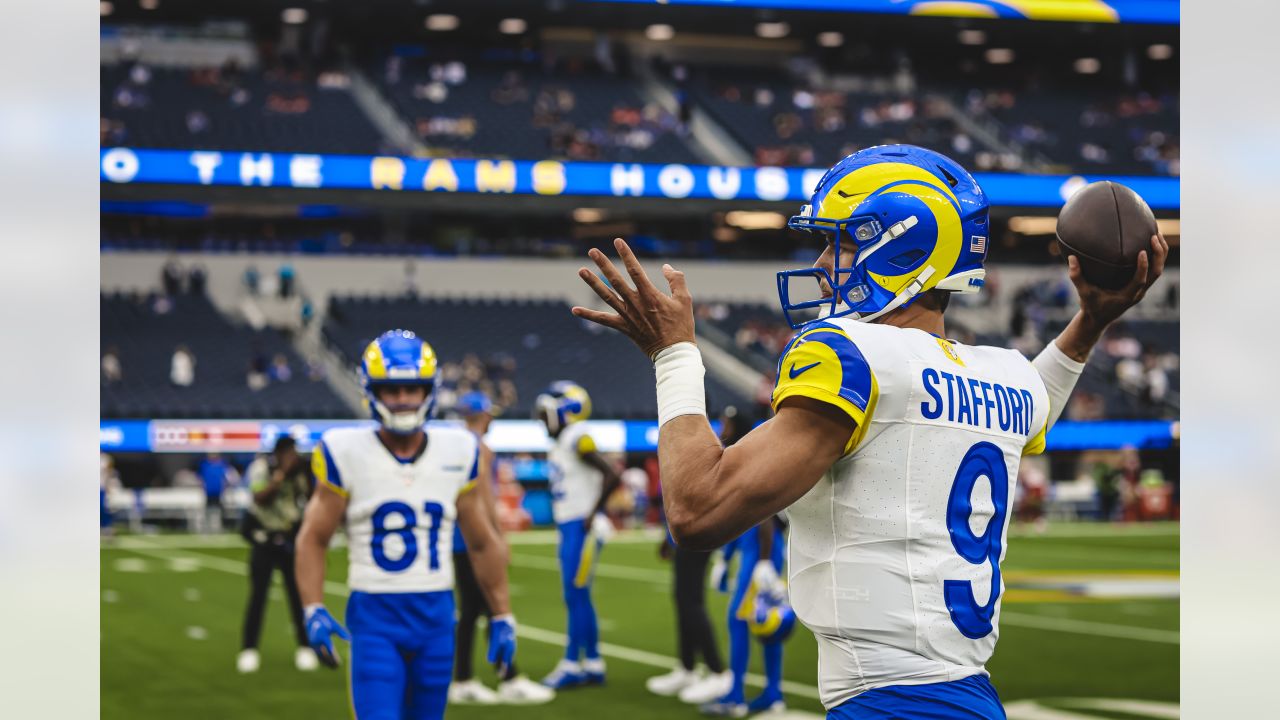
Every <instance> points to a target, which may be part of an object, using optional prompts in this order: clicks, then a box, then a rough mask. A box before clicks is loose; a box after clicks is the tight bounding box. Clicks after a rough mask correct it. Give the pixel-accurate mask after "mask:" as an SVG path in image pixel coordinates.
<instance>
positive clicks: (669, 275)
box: [662, 265, 692, 300]
mask: <svg viewBox="0 0 1280 720" xmlns="http://www.w3.org/2000/svg"><path fill="white" fill-rule="evenodd" d="M662 276H663V277H665V278H666V279H667V285H669V286H670V287H671V296H672V297H677V298H680V299H682V300H684V299H692V296H691V295H689V284H688V283H687V282H685V279H684V273H683V272H680V271H679V270H677V269H675V268H673V267H671V266H670V265H663V266H662Z"/></svg>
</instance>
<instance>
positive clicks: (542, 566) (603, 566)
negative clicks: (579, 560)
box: [511, 548, 671, 585]
mask: <svg viewBox="0 0 1280 720" xmlns="http://www.w3.org/2000/svg"><path fill="white" fill-rule="evenodd" d="M605 552H608V548H606V549H605ZM511 564H512V565H514V566H516V567H521V568H529V569H532V570H552V571H555V572H557V573H558V572H560V561H559V560H557V559H555V558H549V557H540V556H538V555H525V554H523V553H511ZM596 576H597V577H612V578H619V579H621V580H641V581H644V582H652V583H661V584H664V585H669V584H670V583H671V573H669V572H663V571H661V570H650V569H648V568H638V567H630V566H628V565H611V564H609V563H599V564H597V565H596Z"/></svg>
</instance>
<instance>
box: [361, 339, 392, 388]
mask: <svg viewBox="0 0 1280 720" xmlns="http://www.w3.org/2000/svg"><path fill="white" fill-rule="evenodd" d="M364 367H365V372H366V373H367V374H368V376H369V379H370V380H385V379H386V378H387V360H386V358H385V357H383V355H382V348H381V347H379V346H378V342H377V341H376V340H375V341H374V342H371V343H369V347H367V348H365V350H364Z"/></svg>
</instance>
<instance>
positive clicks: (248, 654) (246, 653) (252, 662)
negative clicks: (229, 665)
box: [236, 648, 262, 673]
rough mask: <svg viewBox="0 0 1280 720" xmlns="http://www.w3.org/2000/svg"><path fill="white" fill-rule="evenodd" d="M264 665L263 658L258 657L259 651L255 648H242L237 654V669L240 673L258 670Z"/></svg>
mask: <svg viewBox="0 0 1280 720" xmlns="http://www.w3.org/2000/svg"><path fill="white" fill-rule="evenodd" d="M259 667H262V658H260V657H258V651H257V650H254V649H253V648H249V649H247V650H241V651H240V654H239V655H237V656H236V671H237V672H240V673H252V672H258V668H259Z"/></svg>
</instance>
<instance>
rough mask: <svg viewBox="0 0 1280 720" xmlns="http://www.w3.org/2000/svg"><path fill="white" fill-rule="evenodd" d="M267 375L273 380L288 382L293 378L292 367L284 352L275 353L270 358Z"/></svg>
mask: <svg viewBox="0 0 1280 720" xmlns="http://www.w3.org/2000/svg"><path fill="white" fill-rule="evenodd" d="M267 377H269V378H270V379H271V380H273V381H275V382H289V381H290V380H292V379H293V369H292V368H290V367H289V358H287V357H285V355H284V353H276V356H275V357H274V358H272V360H271V367H270V368H269V369H268V370H267Z"/></svg>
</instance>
